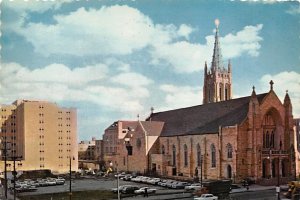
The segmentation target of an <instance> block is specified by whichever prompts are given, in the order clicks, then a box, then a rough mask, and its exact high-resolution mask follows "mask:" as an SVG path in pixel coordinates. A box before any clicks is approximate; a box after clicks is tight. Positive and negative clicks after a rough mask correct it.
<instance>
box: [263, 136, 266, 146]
mask: <svg viewBox="0 0 300 200" xmlns="http://www.w3.org/2000/svg"><path fill="white" fill-rule="evenodd" d="M263 148H266V133H265V132H264V134H263Z"/></svg>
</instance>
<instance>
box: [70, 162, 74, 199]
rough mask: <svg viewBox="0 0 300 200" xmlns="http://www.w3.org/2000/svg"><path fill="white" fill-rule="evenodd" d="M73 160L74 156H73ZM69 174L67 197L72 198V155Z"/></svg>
mask: <svg viewBox="0 0 300 200" xmlns="http://www.w3.org/2000/svg"><path fill="white" fill-rule="evenodd" d="M73 160H75V158H74V157H73ZM69 173H70V174H69V175H70V186H69V199H70V200H71V199H72V157H71V156H70V170H69Z"/></svg>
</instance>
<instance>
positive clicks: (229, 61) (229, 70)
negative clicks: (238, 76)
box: [227, 59, 231, 73]
mask: <svg viewBox="0 0 300 200" xmlns="http://www.w3.org/2000/svg"><path fill="white" fill-rule="evenodd" d="M227 70H228V73H231V60H230V59H229V60H228V69H227Z"/></svg>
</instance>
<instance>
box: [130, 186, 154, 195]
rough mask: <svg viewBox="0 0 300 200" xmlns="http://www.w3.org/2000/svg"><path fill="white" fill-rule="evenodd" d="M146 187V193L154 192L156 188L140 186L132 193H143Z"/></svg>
mask: <svg viewBox="0 0 300 200" xmlns="http://www.w3.org/2000/svg"><path fill="white" fill-rule="evenodd" d="M146 188H147V193H148V194H151V193H155V192H156V189H155V188H149V187H142V188H140V189H138V190H135V191H134V193H135V194H144V193H145V190H146Z"/></svg>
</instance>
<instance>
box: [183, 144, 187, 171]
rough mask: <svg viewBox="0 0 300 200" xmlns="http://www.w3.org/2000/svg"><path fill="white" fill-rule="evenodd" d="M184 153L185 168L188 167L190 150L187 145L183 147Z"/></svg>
mask: <svg viewBox="0 0 300 200" xmlns="http://www.w3.org/2000/svg"><path fill="white" fill-rule="evenodd" d="M183 153H184V166H185V167H186V166H188V148H187V146H186V144H184V145H183Z"/></svg>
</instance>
